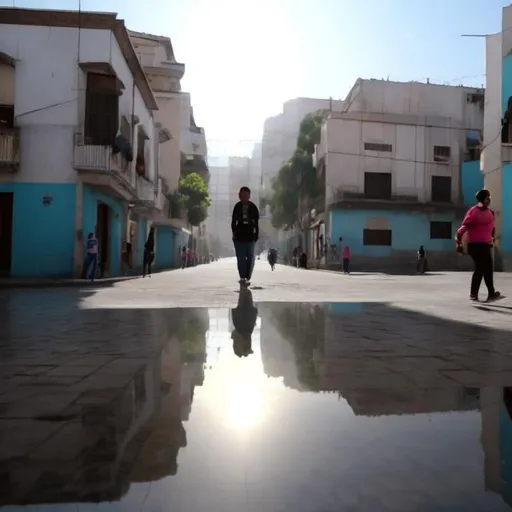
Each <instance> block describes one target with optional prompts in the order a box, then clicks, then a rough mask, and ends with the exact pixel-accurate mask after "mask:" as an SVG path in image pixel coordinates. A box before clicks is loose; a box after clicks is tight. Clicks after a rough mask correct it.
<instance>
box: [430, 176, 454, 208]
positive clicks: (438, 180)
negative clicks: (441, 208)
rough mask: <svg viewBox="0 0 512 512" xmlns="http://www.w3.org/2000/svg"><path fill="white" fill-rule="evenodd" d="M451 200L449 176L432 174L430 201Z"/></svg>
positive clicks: (444, 201)
mask: <svg viewBox="0 0 512 512" xmlns="http://www.w3.org/2000/svg"><path fill="white" fill-rule="evenodd" d="M451 200H452V179H451V177H450V176H432V201H433V202H435V203H450V202H451Z"/></svg>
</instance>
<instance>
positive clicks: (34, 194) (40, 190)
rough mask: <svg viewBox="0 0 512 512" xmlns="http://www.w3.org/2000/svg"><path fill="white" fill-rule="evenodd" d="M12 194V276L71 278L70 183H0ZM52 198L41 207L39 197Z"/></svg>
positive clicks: (72, 211)
mask: <svg viewBox="0 0 512 512" xmlns="http://www.w3.org/2000/svg"><path fill="white" fill-rule="evenodd" d="M0 192H12V193H13V194H14V205H13V232H12V262H11V276H12V277H71V276H72V275H73V257H74V233H75V207H76V196H75V193H76V188H75V185H74V184H73V183H19V182H14V183H13V182H11V183H0ZM45 195H49V196H51V197H52V198H53V201H52V202H51V204H50V205H48V206H44V205H43V203H42V198H43V196H45Z"/></svg>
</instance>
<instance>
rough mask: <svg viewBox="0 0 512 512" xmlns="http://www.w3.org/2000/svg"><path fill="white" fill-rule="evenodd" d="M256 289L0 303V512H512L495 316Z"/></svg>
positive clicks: (511, 441)
mask: <svg viewBox="0 0 512 512" xmlns="http://www.w3.org/2000/svg"><path fill="white" fill-rule="evenodd" d="M278 270H279V269H278ZM197 272H198V274H196V275H201V274H200V273H201V272H206V271H205V270H199V269H198V270H197ZM295 272H299V271H295ZM276 273H277V272H276ZM186 275H187V274H186V273H185V272H184V273H182V274H176V276H178V277H176V278H174V277H172V278H169V279H185V277H186ZM189 275H192V274H189ZM282 275H283V276H285V274H284V273H283V274H282ZM290 275H292V274H290ZM297 275H299V274H298V273H294V274H293V276H297ZM311 275H313V273H311ZM317 275H320V274H317ZM323 275H327V274H322V276H323ZM183 276H185V277H183ZM335 278H336V279H337V278H338V276H335ZM335 278H334V277H332V276H330V277H329V279H330V280H331V281H333V280H334V279H335ZM153 279H155V277H153ZM163 279H165V278H163ZM265 279H267V276H262V277H261V281H262V282H263V286H262V288H264V289H263V290H256V291H255V292H253V293H252V294H251V293H242V294H238V295H237V294H236V293H234V289H233V290H232V289H231V288H233V287H231V288H230V289H229V293H230V294H231V295H230V297H232V299H230V306H233V307H232V308H231V309H229V308H226V307H220V306H219V307H217V305H215V306H214V307H209V308H207V307H184V308H168V307H164V301H161V300H160V301H159V300H157V299H155V296H153V297H152V298H149V299H147V301H146V302H145V303H142V301H141V300H140V299H139V298H135V299H133V302H134V304H133V307H127V303H128V297H127V295H129V293H130V291H131V290H134V287H135V286H136V282H133V281H131V282H130V283H124V284H123V285H122V286H123V287H124V288H121V290H124V292H122V291H121V292H120V291H119V289H117V291H116V290H114V289H113V290H106V291H104V292H103V291H102V292H101V293H100V292H97V293H96V292H95V291H94V290H92V289H91V290H86V289H85V290H82V289H80V290H75V289H73V290H64V289H62V290H32V291H29V290H16V291H10V292H7V291H4V292H0V316H1V319H2V322H1V323H0V340H1V342H0V379H1V387H0V510H2V511H14V510H17V511H18V510H19V511H38V512H42V511H44V512H53V511H57V512H58V511H61V510H62V511H68V510H69V511H80V512H82V511H87V512H88V511H91V512H92V511H106V512H110V511H128V512H131V511H147V512H157V511H158V512H160V511H162V512H164V511H165V512H167V511H171V510H172V511H173V512H182V511H183V512H184V511H187V512H189V511H193V512H203V511H209V512H212V511H213V512H216V511H219V512H220V511H223V512H224V511H225V512H231V511H233V512H235V511H236V512H240V511H244V512H253V511H254V512H256V511H258V512H260V511H261V512H263V511H265V512H281V511H282V512H287V511H290V512H301V511H304V512H331V511H332V512H334V511H347V512H351V511H370V510H371V511H372V512H373V511H420V512H422V511H429V512H430V511H468V510H471V511H492V512H500V511H507V510H512V345H511V341H512V336H511V333H510V331H511V330H512V327H511V326H510V325H509V324H510V321H509V316H508V313H509V312H510V311H511V310H510V309H509V308H510V307H511V306H510V305H509V304H508V302H507V301H503V302H502V303H499V304H496V305H494V306H492V307H487V306H485V308H486V309H484V310H478V309H475V308H473V307H471V306H469V305H466V304H464V305H463V306H462V305H456V306H454V307H453V308H450V307H448V306H447V303H446V304H445V303H443V300H445V299H443V298H441V299H439V301H438V302H441V306H439V305H438V306H436V301H435V300H430V301H425V300H423V301H422V300H421V297H420V298H418V299H417V300H416V301H413V300H409V299H407V300H405V299H404V296H405V297H410V296H411V290H410V289H405V288H404V292H403V293H402V294H400V293H399V292H398V291H397V292H396V297H398V298H395V299H394V301H389V302H387V303H386V302H384V301H378V300H376V296H377V299H378V298H379V297H378V293H379V292H378V289H377V292H376V293H374V294H373V295H374V297H373V298H372V300H366V301H363V300H352V301H350V298H351V296H353V297H359V296H360V295H362V294H363V293H366V294H367V295H370V294H369V292H368V289H367V288H365V286H367V285H364V284H361V283H362V282H363V281H360V282H359V285H357V291H355V292H354V293H353V294H352V293H351V292H350V289H349V288H348V285H347V288H346V289H347V290H348V291H347V292H346V293H345V300H344V301H337V302H328V301H322V302H314V301H310V302H298V303H297V302H284V301H280V302H276V301H268V302H256V301H255V299H257V298H258V299H259V300H261V299H265V293H266V292H267V291H268V290H269V289H270V287H271V284H270V282H268V284H267V282H266V281H265ZM282 279H283V280H285V277H282ZM295 279H296V277H295ZM308 279H313V278H312V277H308ZM323 279H325V278H324V277H318V278H317V280H320V281H322V280H323ZM340 279H343V277H341V276H340ZM384 279H385V278H384ZM148 281H149V280H146V282H144V283H142V284H140V286H144V287H146V289H147V290H150V289H151V287H155V286H157V284H156V283H155V281H153V282H151V283H148ZM340 282H342V281H340ZM343 283H347V281H343ZM284 284H286V283H284ZM354 286H356V285H354ZM368 286H373V287H375V286H376V282H375V281H372V282H370V284H369V285H368ZM385 286H388V285H386V284H382V285H381V288H382V287H385ZM429 286H433V285H429ZM284 288H285V289H286V286H284ZM212 293H213V292H212ZM226 293H227V292H226ZM102 294H103V295H102ZM114 294H118V295H117V296H118V301H117V302H116V301H112V302H111V307H110V308H107V307H105V304H107V302H108V300H107V299H106V298H105V297H110V298H113V297H114ZM133 295H135V296H136V295H137V294H136V293H135V291H134V292H133ZM156 295H158V294H156ZM388 295H389V294H388ZM400 297H401V299H400ZM267 298H269V299H270V298H272V297H271V296H270V295H269V296H268V297H267ZM301 299H305V297H296V300H301ZM347 299H349V300H347ZM189 300H190V298H189ZM197 300H201V299H200V298H198V299H197ZM237 300H238V302H237ZM400 300H402V302H403V303H399V302H400ZM184 302H186V301H184ZM489 310H491V311H489ZM456 318H459V319H462V320H463V321H460V320H456Z"/></svg>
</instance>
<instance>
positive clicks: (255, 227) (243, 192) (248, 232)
mask: <svg viewBox="0 0 512 512" xmlns="http://www.w3.org/2000/svg"><path fill="white" fill-rule="evenodd" d="M238 198H239V199H240V201H239V202H238V203H236V204H235V207H234V208H233V217H232V220H231V231H232V232H233V243H234V244H235V253H236V260H237V264H238V275H239V276H240V281H239V283H240V284H242V285H246V286H249V285H250V284H251V282H250V281H251V275H252V271H253V268H254V248H255V245H256V242H257V241H258V236H259V220H260V212H259V210H258V207H257V206H256V205H255V204H254V203H252V202H251V201H250V199H251V190H250V188H249V187H242V188H241V189H240V192H239V193H238Z"/></svg>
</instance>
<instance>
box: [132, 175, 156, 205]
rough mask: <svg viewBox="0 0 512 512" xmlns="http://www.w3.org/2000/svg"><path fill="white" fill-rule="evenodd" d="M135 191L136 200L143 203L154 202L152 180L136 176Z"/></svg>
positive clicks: (154, 194) (154, 195)
mask: <svg viewBox="0 0 512 512" xmlns="http://www.w3.org/2000/svg"><path fill="white" fill-rule="evenodd" d="M135 193H136V195H137V201H138V202H140V203H144V204H149V203H151V204H155V203H156V198H157V194H156V193H155V186H154V185H153V182H151V181H149V180H147V179H145V178H142V177H140V176H137V179H136V180H135Z"/></svg>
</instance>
